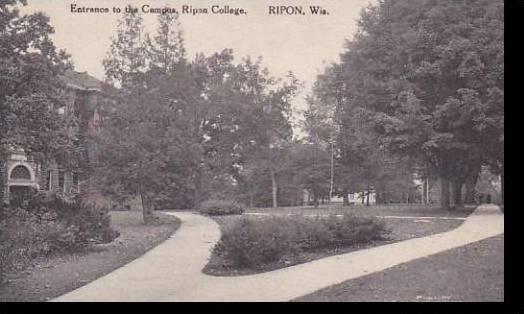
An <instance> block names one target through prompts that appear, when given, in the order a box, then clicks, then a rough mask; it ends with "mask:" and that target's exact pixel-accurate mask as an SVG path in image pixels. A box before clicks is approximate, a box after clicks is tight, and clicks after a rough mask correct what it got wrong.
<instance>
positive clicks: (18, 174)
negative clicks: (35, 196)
mask: <svg viewBox="0 0 524 314" xmlns="http://www.w3.org/2000/svg"><path fill="white" fill-rule="evenodd" d="M10 178H11V179H21V180H31V173H30V172H29V169H27V167H25V166H16V167H15V168H14V169H13V170H11V176H10Z"/></svg>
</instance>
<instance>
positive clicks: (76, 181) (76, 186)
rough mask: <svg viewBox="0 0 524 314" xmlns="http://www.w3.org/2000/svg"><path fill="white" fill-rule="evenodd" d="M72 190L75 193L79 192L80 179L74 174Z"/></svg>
mask: <svg viewBox="0 0 524 314" xmlns="http://www.w3.org/2000/svg"><path fill="white" fill-rule="evenodd" d="M73 189H74V191H76V192H77V193H78V192H80V178H79V174H78V173H76V172H73Z"/></svg>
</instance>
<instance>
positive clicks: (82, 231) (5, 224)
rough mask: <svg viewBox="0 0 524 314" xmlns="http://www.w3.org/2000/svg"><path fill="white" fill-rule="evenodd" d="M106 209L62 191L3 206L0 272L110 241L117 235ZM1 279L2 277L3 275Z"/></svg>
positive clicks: (0, 216)
mask: <svg viewBox="0 0 524 314" xmlns="http://www.w3.org/2000/svg"><path fill="white" fill-rule="evenodd" d="M110 223H111V221H110V216H109V214H108V212H107V211H106V210H103V209H96V208H90V207H85V206H82V204H81V202H79V201H77V200H74V199H73V200H68V199H66V198H64V197H62V196H61V195H52V196H47V195H41V194H38V195H36V196H35V197H34V198H33V199H31V200H30V201H29V202H27V203H25V204H23V205H20V207H17V208H11V207H7V206H3V207H2V208H1V210H0V275H1V274H4V272H5V271H7V270H11V269H13V270H16V269H21V268H23V267H25V266H26V265H27V263H28V262H29V261H30V260H32V259H33V258H35V257H38V256H46V255H49V254H51V253H55V252H64V251H71V250H76V249H80V248H82V247H85V246H87V245H89V244H91V243H107V242H110V241H112V240H113V239H115V238H116V237H118V232H116V231H115V230H113V229H111V226H110ZM0 280H1V278H0Z"/></svg>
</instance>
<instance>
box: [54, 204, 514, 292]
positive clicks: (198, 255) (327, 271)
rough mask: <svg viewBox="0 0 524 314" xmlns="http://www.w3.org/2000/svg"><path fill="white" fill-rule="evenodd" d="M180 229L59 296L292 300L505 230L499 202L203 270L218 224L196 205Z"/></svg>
mask: <svg viewBox="0 0 524 314" xmlns="http://www.w3.org/2000/svg"><path fill="white" fill-rule="evenodd" d="M168 214H170V215H174V216H176V217H178V218H180V219H181V221H182V225H181V227H180V229H179V230H178V231H177V232H176V234H175V235H174V236H173V237H171V238H170V239H168V240H167V241H165V242H164V243H162V244H160V245H159V246H157V247H156V248H154V249H152V250H151V251H149V252H148V253H146V254H145V255H144V256H142V257H140V258H138V259H136V260H134V261H133V262H131V263H129V264H127V265H125V266H123V267H122V268H119V269H117V270H116V271H114V272H112V273H110V274H108V275H106V276H104V277H102V278H100V279H97V280H95V281H93V282H91V283H90V284H87V285H85V286H83V287H81V288H79V289H76V290H74V291H72V292H70V293H67V294H65V295H63V296H61V297H59V298H57V299H55V300H54V301H287V300H291V299H294V298H297V297H299V296H302V295H305V294H308V293H311V292H314V291H316V290H319V289H322V288H325V287H328V286H331V285H334V284H338V283H341V282H344V281H346V280H349V279H353V278H357V277H360V276H364V275H367V274H371V273H374V272H378V271H382V270H384V269H387V268H390V267H393V266H396V265H398V264H401V263H405V262H409V261H411V260H414V259H417V258H422V257H426V256H428V255H432V254H436V253H439V252H442V251H446V250H449V249H452V248H456V247H460V246H463V245H466V244H469V243H472V242H476V241H480V240H483V239H486V238H489V237H492V236H496V235H498V234H501V233H504V216H503V215H502V214H501V213H500V211H499V209H498V208H497V207H496V206H491V205H484V206H480V207H479V208H478V209H477V210H475V212H474V213H473V214H471V215H470V216H469V217H468V218H467V219H466V221H465V222H464V223H463V224H462V225H461V226H460V227H458V228H457V229H454V230H452V231H448V232H445V233H440V234H436V235H431V236H427V237H422V238H416V239H411V240H406V241H401V242H397V243H393V244H389V245H383V246H378V247H374V248H371V249H366V250H360V251H355V252H351V253H347V254H342V255H336V256H332V257H326V258H323V259H320V260H316V261H312V262H309V263H305V264H300V265H296V266H292V267H288V268H284V269H279V270H275V271H271V272H267V273H262V274H256V275H248V276H237V277H214V276H209V275H205V274H203V273H202V272H201V270H202V268H203V267H204V266H205V265H206V263H207V260H208V258H209V256H210V252H211V249H212V247H213V246H214V244H215V243H216V241H218V240H219V238H220V231H219V228H218V225H217V224H216V223H215V222H214V221H213V220H211V219H209V218H206V217H203V216H200V215H195V214H191V213H179V212H173V213H168Z"/></svg>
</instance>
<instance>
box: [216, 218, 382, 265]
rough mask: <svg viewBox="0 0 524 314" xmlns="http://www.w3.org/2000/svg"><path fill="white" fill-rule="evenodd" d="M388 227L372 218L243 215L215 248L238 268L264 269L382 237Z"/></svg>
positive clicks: (225, 231)
mask: <svg viewBox="0 0 524 314" xmlns="http://www.w3.org/2000/svg"><path fill="white" fill-rule="evenodd" d="M387 233H388V230H387V229H386V228H385V225H384V223H383V222H382V221H379V220H377V219H375V218H372V217H369V218H368V217H355V216H352V215H347V214H346V215H344V216H343V217H337V216H334V215H332V216H330V217H327V218H322V217H317V218H314V219H311V218H305V217H302V216H294V217H277V216H273V217H270V218H263V219H256V220H254V219H249V218H242V219H241V220H240V221H238V222H237V223H236V224H235V225H233V226H232V227H231V228H229V229H227V230H224V232H223V235H222V238H221V239H220V242H219V243H218V244H217V245H216V247H215V250H216V252H217V253H218V254H223V255H224V256H225V257H226V258H228V259H229V260H231V262H232V263H234V264H235V265H236V266H237V267H248V268H253V269H257V268H261V267H263V266H265V265H267V264H269V263H273V262H278V261H279V260H281V259H282V258H284V257H285V256H286V255H288V254H290V255H292V254H298V253H301V252H310V251H314V250H317V249H323V248H340V247H347V246H352V245H357V244H366V243H369V242H370V241H374V240H381V239H384V237H385V236H386V235H387Z"/></svg>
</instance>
